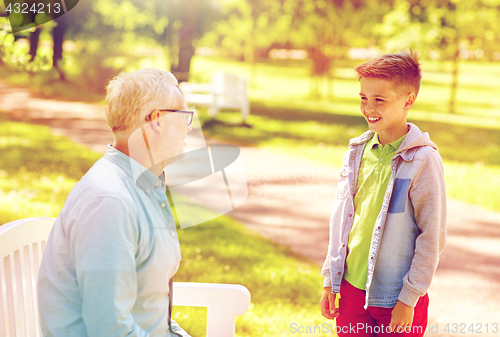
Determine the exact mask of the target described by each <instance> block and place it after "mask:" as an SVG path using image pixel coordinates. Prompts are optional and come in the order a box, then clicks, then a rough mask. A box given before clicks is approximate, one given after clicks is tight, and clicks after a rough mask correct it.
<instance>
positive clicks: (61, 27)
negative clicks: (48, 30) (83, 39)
mask: <svg viewBox="0 0 500 337" xmlns="http://www.w3.org/2000/svg"><path fill="white" fill-rule="evenodd" d="M54 21H56V22H57V26H55V27H54V29H53V30H52V38H53V40H54V56H53V58H52V66H53V67H54V68H55V69H56V70H57V72H58V73H59V79H60V80H61V81H65V80H66V78H65V76H64V73H63V71H62V70H61V68H60V66H59V61H60V60H62V58H63V54H62V53H63V42H64V34H65V33H66V28H67V23H66V16H64V15H63V16H60V17H58V18H57V19H55V20H54Z"/></svg>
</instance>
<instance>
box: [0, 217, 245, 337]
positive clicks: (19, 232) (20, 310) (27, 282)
mask: <svg viewBox="0 0 500 337" xmlns="http://www.w3.org/2000/svg"><path fill="white" fill-rule="evenodd" d="M54 221H55V219H54V218H31V219H22V220H17V221H13V222H9V223H7V224H5V225H2V226H0V336H2V337H25V336H26V337H28V336H42V334H41V329H40V322H39V319H38V304H37V300H36V280H37V276H38V268H39V265H40V262H41V259H42V254H43V250H44V249H45V243H46V240H47V238H48V236H49V233H50V230H51V229H52V226H53V224H54ZM174 305H185V306H199V307H207V316H208V317H207V337H214V336H223V337H226V336H228V337H231V336H234V327H235V322H234V319H235V316H236V315H242V314H244V313H245V312H246V311H247V309H248V307H249V306H250V293H249V291H248V289H247V288H245V287H244V286H241V285H230V284H214V283H194V282H193V283H191V282H189V283H184V282H174Z"/></svg>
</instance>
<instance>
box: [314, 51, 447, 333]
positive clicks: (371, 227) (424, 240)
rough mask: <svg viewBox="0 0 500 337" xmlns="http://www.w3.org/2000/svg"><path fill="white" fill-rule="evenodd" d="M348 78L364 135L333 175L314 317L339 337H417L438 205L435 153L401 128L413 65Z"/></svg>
mask: <svg viewBox="0 0 500 337" xmlns="http://www.w3.org/2000/svg"><path fill="white" fill-rule="evenodd" d="M355 70H356V72H357V75H358V78H359V81H360V86H361V91H360V94H359V95H360V97H361V112H362V114H363V116H364V117H365V119H366V121H367V122H368V127H369V131H367V132H366V133H364V134H363V135H361V136H360V137H357V138H354V139H351V140H350V142H349V151H348V152H347V153H346V156H345V157H344V165H343V167H342V169H341V170H340V179H339V184H338V191H337V200H336V204H335V207H334V210H333V213H332V216H331V219H330V242H329V245H328V254H327V256H326V260H325V263H324V265H323V269H322V273H323V276H324V277H325V281H324V291H323V296H322V297H321V301H320V304H321V312H322V314H323V316H324V317H326V318H329V319H334V318H336V317H337V332H338V334H339V335H340V336H341V337H343V336H351V335H355V336H370V337H372V336H391V335H396V334H397V335H404V336H423V334H424V332H425V328H426V326H427V309H428V305H429V299H428V295H427V289H428V288H429V286H430V284H431V281H432V277H433V275H434V272H435V270H436V267H437V264H438V260H439V255H440V254H441V252H442V251H443V248H444V245H445V240H446V195H445V185H444V177H443V167H442V161H441V157H440V155H439V153H438V151H437V147H436V145H435V144H434V143H432V142H431V141H430V139H429V135H428V133H423V132H422V131H420V130H419V129H418V128H417V127H416V126H415V125H413V124H411V123H407V122H406V117H407V115H408V111H409V110H410V109H411V108H412V107H413V105H414V104H415V99H416V97H417V94H418V91H419V88H420V79H421V77H422V76H421V73H420V66H419V62H418V58H417V56H416V54H415V53H414V52H410V53H399V54H389V55H383V56H381V57H378V58H376V59H374V60H372V61H369V62H366V63H364V64H361V65H359V66H357V67H356V68H355ZM339 293H340V294H341V297H340V301H339V306H338V308H337V307H336V305H335V299H336V295H337V294H339ZM396 332H397V333H396ZM399 332H402V333H401V334H400V333H399Z"/></svg>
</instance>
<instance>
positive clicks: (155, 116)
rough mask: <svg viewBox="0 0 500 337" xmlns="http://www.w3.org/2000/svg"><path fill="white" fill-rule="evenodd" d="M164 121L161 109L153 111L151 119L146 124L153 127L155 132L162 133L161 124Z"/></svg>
mask: <svg viewBox="0 0 500 337" xmlns="http://www.w3.org/2000/svg"><path fill="white" fill-rule="evenodd" d="M163 122H164V121H163V120H162V119H161V113H160V112H159V111H153V112H152V113H151V119H150V121H149V122H148V123H147V124H146V125H147V127H149V128H151V129H152V130H153V131H154V132H157V133H162V132H163V129H162V128H161V126H162V125H161V124H162V123H163Z"/></svg>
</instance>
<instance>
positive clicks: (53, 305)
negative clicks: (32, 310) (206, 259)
mask: <svg viewBox="0 0 500 337" xmlns="http://www.w3.org/2000/svg"><path fill="white" fill-rule="evenodd" d="M106 100H107V104H106V120H107V122H108V125H109V126H110V127H111V129H112V130H113V135H114V144H113V145H109V146H108V149H107V151H106V153H105V154H104V156H103V157H102V158H101V159H99V160H98V161H97V162H96V163H95V164H94V166H92V168H91V169H90V170H89V171H88V172H87V174H86V175H85V176H84V177H83V178H82V179H81V180H80V181H79V182H78V183H77V184H76V185H75V187H74V188H73V190H72V191H71V193H70V194H69V196H68V199H67V200H66V203H65V205H64V207H63V209H62V211H61V213H60V214H59V216H58V218H57V220H56V222H55V225H54V228H53V229H52V232H51V233H50V237H49V239H48V241H47V246H46V249H45V253H44V255H43V259H42V263H41V266H40V272H39V278H38V301H39V311H40V323H41V326H42V331H43V335H44V336H57V337H59V336H103V337H112V336H128V337H131V336H144V337H145V336H162V337H167V336H188V334H187V333H186V332H185V331H184V330H182V329H181V328H180V327H179V326H178V325H177V324H176V323H175V322H174V321H173V320H171V319H170V316H171V294H172V281H171V280H172V276H173V275H174V274H175V272H176V271H177V268H178V266H179V262H180V259H181V255H180V247H179V241H178V239H177V233H176V228H175V221H174V218H173V216H172V212H171V210H170V207H169V204H168V200H167V197H166V194H165V191H166V187H165V181H164V174H163V170H162V167H164V166H165V165H167V164H168V163H169V162H172V161H173V160H175V158H179V157H180V156H182V153H183V146H184V138H185V137H186V134H187V132H188V131H189V130H190V128H191V127H190V124H191V121H192V118H193V114H192V112H191V113H190V112H187V111H183V110H185V108H186V106H185V103H184V101H183V99H182V96H181V93H180V91H179V90H178V88H177V80H176V79H175V77H174V76H173V75H172V74H171V73H168V72H164V71H160V70H157V69H144V70H139V71H136V72H133V73H128V74H127V73H122V74H120V75H118V76H117V77H115V78H114V79H113V80H112V81H111V82H110V84H109V86H108V87H107V96H106ZM143 136H144V137H145V138H143ZM145 139H147V141H145ZM152 158H153V159H154V161H155V162H156V164H157V165H154V164H155V163H151V159H152Z"/></svg>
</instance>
